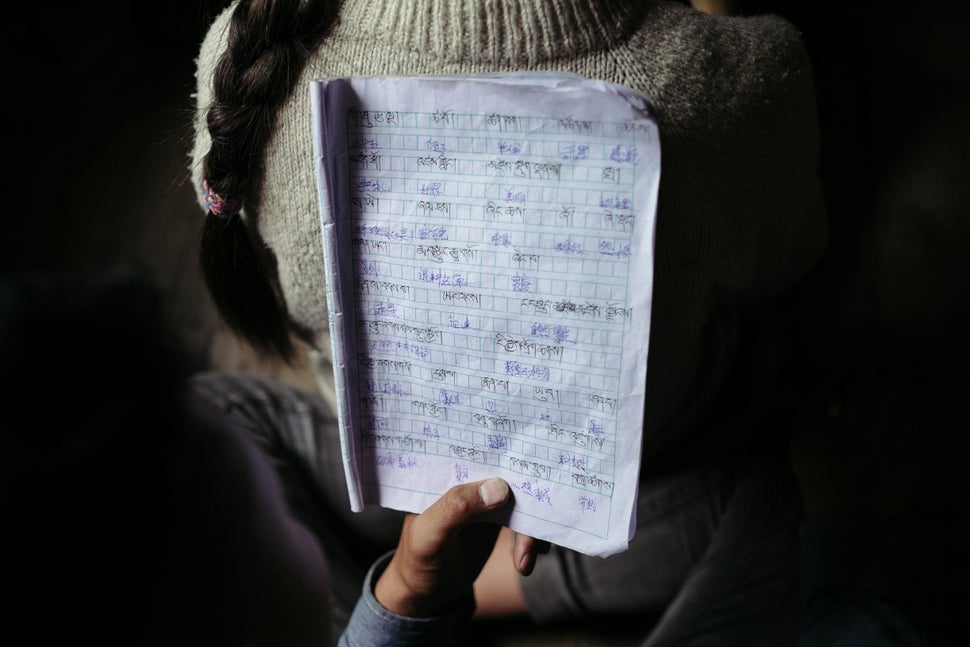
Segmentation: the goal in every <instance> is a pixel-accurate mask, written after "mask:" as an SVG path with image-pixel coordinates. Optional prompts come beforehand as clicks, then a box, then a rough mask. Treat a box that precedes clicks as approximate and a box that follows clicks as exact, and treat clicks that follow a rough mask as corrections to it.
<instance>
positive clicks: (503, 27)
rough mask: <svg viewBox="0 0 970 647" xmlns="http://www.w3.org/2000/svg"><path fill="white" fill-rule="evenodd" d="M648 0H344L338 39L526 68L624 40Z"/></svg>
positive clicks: (610, 45) (422, 53)
mask: <svg viewBox="0 0 970 647" xmlns="http://www.w3.org/2000/svg"><path fill="white" fill-rule="evenodd" d="M648 4H650V2H649V0H344V2H343V8H342V10H341V19H340V25H339V26H338V27H337V30H336V33H335V34H334V35H335V36H337V35H338V34H340V33H341V32H343V33H345V34H346V35H347V36H348V37H353V35H354V34H356V35H360V34H361V33H363V34H367V35H368V36H370V37H372V38H378V39H380V40H382V41H384V42H388V43H398V44H400V45H401V46H403V47H405V48H406V49H409V50H411V51H412V52H414V53H416V54H418V55H421V56H432V57H435V58H438V59H441V60H445V61H465V62H468V61H477V62H491V63H507V64H512V65H516V66H529V65H535V64H538V63H541V62H543V61H549V60H555V59H562V58H570V57H574V56H577V55H582V54H586V53H589V52H594V51H598V50H603V49H608V48H611V47H613V46H615V45H616V44H617V43H618V42H621V41H623V40H626V39H627V38H628V37H629V36H630V35H631V34H632V33H633V32H634V31H635V30H636V27H637V25H638V24H639V22H640V17H641V16H642V15H643V13H644V8H645V6H646V5H648Z"/></svg>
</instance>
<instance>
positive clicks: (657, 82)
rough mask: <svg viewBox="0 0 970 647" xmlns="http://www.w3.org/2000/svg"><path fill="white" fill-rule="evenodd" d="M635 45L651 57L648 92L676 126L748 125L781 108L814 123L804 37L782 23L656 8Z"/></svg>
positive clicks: (647, 60)
mask: <svg viewBox="0 0 970 647" xmlns="http://www.w3.org/2000/svg"><path fill="white" fill-rule="evenodd" d="M630 45H631V47H633V48H635V49H639V50H640V51H642V52H644V53H645V54H647V55H646V56H645V57H644V70H643V73H644V79H643V84H644V85H646V86H647V87H649V88H650V92H649V94H650V96H651V98H652V99H653V100H654V101H655V103H656V104H657V106H656V107H657V108H658V110H659V111H661V112H662V113H665V115H666V116H667V117H668V118H673V120H674V121H675V122H677V121H680V120H682V119H685V118H686V119H689V118H690V117H692V116H696V115H698V114H704V113H708V112H709V111H711V110H715V111H717V112H718V113H719V114H720V115H722V117H723V118H725V119H731V118H732V117H741V118H745V117H750V116H752V115H751V114H750V112H751V111H756V112H762V111H764V110H765V109H766V108H770V107H774V108H778V107H782V106H780V105H778V104H784V107H787V108H791V107H796V108H798V109H801V110H810V111H811V113H812V115H814V98H815V95H814V92H815V90H814V81H813V75H812V69H811V64H810V62H809V58H808V55H807V52H806V50H805V47H804V44H803V42H802V38H801V34H800V33H799V32H798V30H797V29H796V28H795V27H794V26H793V25H792V24H791V23H789V22H788V21H786V20H784V19H782V18H780V17H778V16H771V15H766V16H755V17H722V16H710V15H707V14H703V13H700V12H697V11H694V10H692V9H690V8H688V7H684V6H682V5H675V4H672V3H658V4H657V5H656V6H655V7H653V8H651V9H650V10H648V12H647V15H646V18H645V20H644V23H643V28H642V29H641V30H640V31H639V32H638V33H637V34H636V36H635V37H634V38H633V39H632V40H631V43H630ZM773 104H774V105H773Z"/></svg>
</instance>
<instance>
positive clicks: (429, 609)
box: [374, 478, 535, 618]
mask: <svg viewBox="0 0 970 647" xmlns="http://www.w3.org/2000/svg"><path fill="white" fill-rule="evenodd" d="M511 498H512V495H511V490H510V489H509V485H508V483H506V482H505V481H503V480H502V479H498V478H491V479H486V480H484V481H479V482H477V483H466V484H464V485H458V486H455V487H453V488H451V489H450V490H448V491H447V492H446V493H445V494H444V495H443V496H442V497H441V498H440V499H438V501H437V502H435V504H434V505H432V506H431V507H430V508H428V509H427V510H425V511H424V512H423V513H422V514H420V515H413V514H412V515H408V517H407V518H406V519H405V520H404V527H403V529H402V530H401V539H400V541H399V543H398V547H397V552H396V553H395V554H394V557H393V558H392V559H391V562H390V564H388V566H387V569H386V570H385V571H384V573H383V574H382V575H381V577H380V578H379V579H378V581H377V584H376V586H375V587H374V595H375V597H376V598H377V601H378V602H380V603H381V605H383V606H384V608H386V609H388V610H389V611H393V612H394V613H397V614H399V615H403V616H410V617H414V618H419V617H428V616H433V615H438V614H440V613H441V612H442V611H444V610H445V609H446V608H447V607H448V606H449V605H450V604H451V603H452V602H454V601H455V600H457V599H458V598H460V597H461V596H462V595H463V594H464V593H465V592H467V591H469V590H470V589H471V585H472V582H474V581H475V578H476V577H478V574H479V572H480V571H481V570H482V566H484V564H485V561H486V560H487V559H488V557H489V555H490V554H491V552H492V548H493V546H494V544H495V539H496V537H497V536H498V532H499V526H498V525H496V524H493V523H486V522H482V521H481V519H482V518H483V517H484V516H486V515H487V514H488V513H489V512H492V511H494V510H497V509H499V508H501V507H503V506H505V505H506V504H507V503H508V502H509V501H510V500H511ZM534 549H535V542H529V541H525V540H523V541H522V547H521V548H520V549H519V551H517V552H518V553H519V554H518V560H519V561H520V562H522V563H525V564H530V563H532V562H534V559H535V556H534V555H533V556H532V557H531V559H530V558H529V557H528V556H527V555H523V554H522V552H523V551H525V552H526V553H528V552H529V551H533V550H534ZM513 559H515V557H513ZM516 563H517V564H518V562H516ZM530 570H531V568H530Z"/></svg>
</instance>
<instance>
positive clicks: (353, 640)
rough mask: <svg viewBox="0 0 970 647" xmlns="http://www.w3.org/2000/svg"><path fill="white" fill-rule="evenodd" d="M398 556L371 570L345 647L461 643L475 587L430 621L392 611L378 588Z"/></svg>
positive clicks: (419, 646) (345, 636) (423, 646)
mask: <svg viewBox="0 0 970 647" xmlns="http://www.w3.org/2000/svg"><path fill="white" fill-rule="evenodd" d="M393 555H394V552H393V551H391V552H390V553H387V554H386V555H384V556H383V557H381V558H380V559H378V560H377V561H376V562H374V565H373V566H371V568H370V570H369V571H368V572H367V577H366V578H364V587H363V590H362V591H361V595H360V599H358V600H357V605H356V606H355V607H354V611H353V613H352V614H351V616H350V622H349V623H348V625H347V629H346V630H344V633H343V635H342V636H341V637H340V643H339V644H340V645H341V647H426V646H427V645H458V644H460V643H461V641H462V639H463V638H464V636H465V633H466V631H467V629H468V625H469V624H470V623H471V619H472V615H473V614H474V612H475V596H474V594H473V593H472V589H471V587H469V588H468V591H467V592H466V593H465V594H464V595H462V597H461V598H460V599H459V600H458V601H457V602H455V604H454V605H452V606H451V607H450V608H449V609H447V610H446V612H445V613H443V614H441V615H437V616H433V617H430V618H409V617H407V616H400V615H398V614H396V613H393V612H391V611H388V610H387V609H385V608H384V607H383V606H381V603H380V602H378V601H377V598H376V597H374V585H375V584H376V583H377V580H378V578H380V576H381V574H382V573H383V572H384V569H386V568H387V565H388V564H389V563H390V561H391V557H392V556H393Z"/></svg>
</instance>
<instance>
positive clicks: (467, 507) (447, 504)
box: [421, 478, 512, 534]
mask: <svg viewBox="0 0 970 647" xmlns="http://www.w3.org/2000/svg"><path fill="white" fill-rule="evenodd" d="M511 496H512V493H511V490H510V489H509V484H508V483H506V482H505V481H503V480H502V479H500V478H490V479H485V480H484V481H478V482H476V483H465V484H463V485H456V486H455V487H453V488H451V489H450V490H448V491H447V492H445V493H444V495H442V497H441V498H440V499H438V500H437V501H436V502H435V503H434V504H433V505H432V506H431V507H430V508H428V509H427V510H425V511H424V513H423V514H422V515H421V516H422V517H423V518H424V519H425V521H426V522H427V523H429V524H433V525H434V527H436V528H438V529H439V530H440V531H441V532H442V533H444V534H449V533H450V532H451V531H454V530H457V529H458V528H461V527H462V526H465V525H468V524H470V523H473V522H475V521H478V520H479V519H480V518H481V517H482V516H484V515H485V514H486V513H488V512H490V511H492V510H495V509H496V508H500V507H502V506H503V505H505V504H506V503H508V501H509V499H510V498H511Z"/></svg>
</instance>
